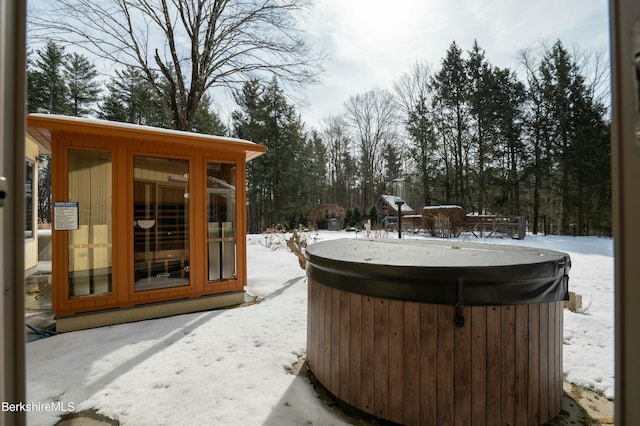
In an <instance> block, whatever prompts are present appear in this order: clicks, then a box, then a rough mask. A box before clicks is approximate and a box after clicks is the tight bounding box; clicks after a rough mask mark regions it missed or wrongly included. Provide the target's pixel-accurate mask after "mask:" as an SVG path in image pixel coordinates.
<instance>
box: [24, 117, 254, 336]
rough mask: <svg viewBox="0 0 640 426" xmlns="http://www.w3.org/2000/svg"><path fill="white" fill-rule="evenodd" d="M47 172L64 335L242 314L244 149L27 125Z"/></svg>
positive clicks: (61, 122)
mask: <svg viewBox="0 0 640 426" xmlns="http://www.w3.org/2000/svg"><path fill="white" fill-rule="evenodd" d="M27 133H28V138H29V139H31V140H33V141H35V142H36V143H37V144H38V145H39V146H40V147H41V148H42V150H43V151H45V152H46V151H48V152H51V154H52V161H53V174H52V195H53V206H54V207H53V215H52V216H53V226H52V228H53V232H52V234H53V235H52V248H53V259H52V297H53V300H52V305H53V310H54V311H55V314H56V322H57V329H58V330H59V331H66V330H72V329H80V328H89V327H94V326H101V325H106V324H113V323H119V322H127V321H135V320H140V319H147V318H154V317H161V316H167V315H174V314H179V313H185V312H194V311H198V310H205V309H212V308H216V307H222V306H230V305H234V304H237V303H242V301H243V300H244V286H245V285H246V282H247V273H246V239H245V234H246V190H245V188H246V162H247V161H249V160H251V159H253V158H255V157H257V156H259V155H261V154H263V153H264V152H265V147H264V146H263V145H258V144H255V143H252V142H248V141H244V140H239V139H231V138H224V137H216V136H208V135H201V134H195V133H188V132H181V131H175V130H166V129H157V128H151V127H146V126H138V125H131V124H123V123H113V122H108V121H102V120H90V119H83V118H75V117H63V116H54V115H40V114H31V115H29V116H28V117H27Z"/></svg>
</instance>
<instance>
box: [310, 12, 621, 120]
mask: <svg viewBox="0 0 640 426" xmlns="http://www.w3.org/2000/svg"><path fill="white" fill-rule="evenodd" d="M608 4H609V2H608V0H536V1H522V0H395V1H393V2H392V1H388V0H387V1H382V0H315V6H314V8H313V9H312V11H311V12H310V13H309V14H308V16H307V17H306V26H305V28H306V31H307V34H308V37H309V40H310V41H311V43H313V45H314V46H315V47H316V48H321V49H323V50H324V51H325V52H326V53H327V54H328V56H329V59H328V60H327V61H326V62H325V64H324V66H325V72H324V73H323V75H322V77H321V83H320V84H318V85H315V86H312V87H309V88H308V89H306V90H305V91H304V96H305V98H306V103H307V105H306V106H300V107H299V110H300V112H301V113H302V116H303V120H304V121H305V122H306V123H307V125H308V127H315V128H318V129H319V128H320V120H321V119H322V118H324V117H327V116H329V115H335V114H340V113H341V112H342V110H343V104H344V101H345V100H347V99H348V98H349V96H353V95H356V94H358V93H363V92H366V91H368V90H371V89H374V88H376V87H378V88H382V89H389V90H391V89H392V85H393V82H394V81H395V80H397V79H398V77H399V76H400V75H402V74H403V73H405V72H407V71H409V69H410V67H411V65H412V64H414V63H416V61H426V62H427V63H430V64H431V66H432V67H433V68H434V69H437V68H438V67H439V65H440V62H441V60H442V58H443V57H444V55H445V53H446V51H447V49H448V47H449V45H450V44H451V42H452V41H453V40H455V41H456V43H457V44H458V46H459V47H460V48H461V49H462V50H463V52H466V51H468V50H470V49H471V47H472V45H473V40H474V39H477V40H478V44H479V45H480V47H481V48H482V49H484V50H485V53H486V58H487V60H489V62H491V63H492V64H493V65H495V66H499V67H509V68H512V69H514V70H515V69H516V67H517V55H518V51H519V50H521V49H524V48H529V47H536V46H539V45H540V43H545V42H546V43H547V44H553V43H554V42H555V41H556V40H557V39H560V40H561V41H562V42H563V43H564V45H565V46H566V47H567V48H569V49H571V48H572V47H574V46H578V47H580V48H583V49H599V50H606V55H607V60H608V52H609V16H608ZM465 55H466V53H465Z"/></svg>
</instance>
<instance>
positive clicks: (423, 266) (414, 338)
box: [306, 239, 571, 425]
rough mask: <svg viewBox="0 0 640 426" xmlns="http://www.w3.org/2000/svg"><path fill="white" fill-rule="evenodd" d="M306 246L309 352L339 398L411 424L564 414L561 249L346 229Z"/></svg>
mask: <svg viewBox="0 0 640 426" xmlns="http://www.w3.org/2000/svg"><path fill="white" fill-rule="evenodd" d="M306 256H307V275H308V277H309V298H308V300H309V301H308V325H307V361H308V365H309V367H310V369H311V370H312V372H313V374H314V375H315V376H316V377H317V379H318V380H319V381H320V383H321V384H322V385H323V386H324V387H325V388H326V389H327V390H329V391H330V392H331V393H332V394H333V395H335V396H336V397H337V398H339V399H340V400H341V401H343V402H345V403H347V404H349V405H351V406H353V407H355V408H357V409H359V410H362V411H364V412H366V413H369V414H372V415H374V416H376V417H379V418H382V419H385V420H389V421H392V422H396V423H401V424H407V425H448V424H451V425H452V424H456V425H457V424H461V425H471V424H474V425H475V424H478V425H484V424H502V425H506V424H510V425H514V424H523V425H539V424H543V423H545V422H547V421H549V420H550V419H552V418H553V417H555V416H556V415H557V414H558V413H559V411H560V409H561V401H562V383H563V376H562V316H563V314H562V309H563V300H566V299H567V298H568V290H567V285H568V275H567V274H568V271H569V269H570V265H571V261H570V258H569V256H568V255H567V254H566V253H560V252H556V251H551V250H541V249H532V248H527V247H515V246H505V245H487V244H473V243H461V242H453V243H452V242H448V241H447V242H440V241H418V240H360V239H349V240H335V241H326V242H319V243H315V244H313V245H311V246H309V247H308V248H307V250H306Z"/></svg>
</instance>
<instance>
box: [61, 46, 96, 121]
mask: <svg viewBox="0 0 640 426" xmlns="http://www.w3.org/2000/svg"><path fill="white" fill-rule="evenodd" d="M97 76H98V72H97V71H96V68H95V65H93V64H92V63H91V62H89V59H87V57H86V56H84V55H80V54H78V53H75V52H74V53H71V54H70V55H68V56H67V58H66V61H65V64H64V78H65V80H66V84H67V87H68V90H69V113H70V114H71V115H73V116H76V117H84V116H86V115H89V114H90V113H91V112H93V108H92V105H94V104H95V102H96V99H97V97H98V94H99V93H100V83H99V82H98V81H96V78H97Z"/></svg>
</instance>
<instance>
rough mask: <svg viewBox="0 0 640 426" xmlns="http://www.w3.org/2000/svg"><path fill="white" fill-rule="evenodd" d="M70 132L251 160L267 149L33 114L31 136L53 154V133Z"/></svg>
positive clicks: (152, 129)
mask: <svg viewBox="0 0 640 426" xmlns="http://www.w3.org/2000/svg"><path fill="white" fill-rule="evenodd" d="M56 131H59V132H69V133H78V134H86V135H101V136H113V137H119V138H123V137H124V138H130V139H138V140H146V141H153V142H162V143H173V144H178V145H185V146H191V147H197V148H201V149H208V150H214V151H225V152H232V153H236V154H237V153H244V154H245V156H246V159H247V161H249V160H252V159H254V158H256V157H259V156H260V155H262V154H264V153H265V152H266V150H267V148H266V146H264V145H260V144H257V143H254V142H250V141H246V140H244V139H236V138H228V137H224V136H212V135H203V134H200V133H192V132H184V131H180V130H170V129H160V128H157V127H150V126H141V125H137V124H129V123H117V122H113V121H106V120H98V119H90V118H81V117H67V116H62V115H48V114H29V115H28V116H27V134H28V136H29V137H31V138H32V139H33V140H35V141H36V143H37V144H38V145H40V147H41V148H42V149H43V150H44V151H45V152H51V134H52V132H56Z"/></svg>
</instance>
